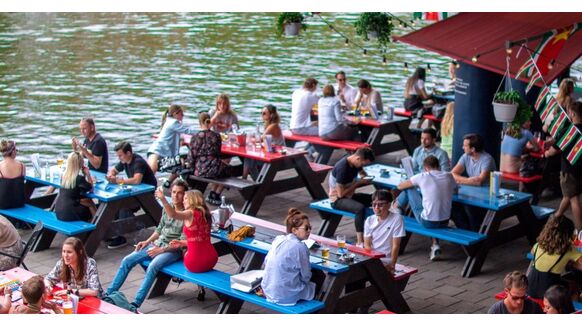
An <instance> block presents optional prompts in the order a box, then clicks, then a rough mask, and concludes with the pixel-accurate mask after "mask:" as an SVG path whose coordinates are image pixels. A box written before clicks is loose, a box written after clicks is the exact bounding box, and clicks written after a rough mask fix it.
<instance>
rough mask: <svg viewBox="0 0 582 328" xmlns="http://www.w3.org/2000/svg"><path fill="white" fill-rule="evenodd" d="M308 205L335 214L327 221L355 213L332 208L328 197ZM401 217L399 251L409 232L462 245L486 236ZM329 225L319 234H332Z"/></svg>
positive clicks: (408, 236) (353, 215)
mask: <svg viewBox="0 0 582 328" xmlns="http://www.w3.org/2000/svg"><path fill="white" fill-rule="evenodd" d="M309 207H310V208H313V209H316V210H317V211H319V212H320V213H322V212H325V213H330V214H334V215H335V216H336V218H335V219H334V218H328V219H327V221H329V220H334V221H337V222H338V223H339V220H338V219H339V218H337V216H340V218H341V216H345V217H349V218H352V219H353V218H355V214H353V213H350V212H346V211H341V210H337V209H334V208H332V207H331V204H330V202H329V199H324V200H320V201H317V202H313V203H311V204H310V205H309ZM371 211H372V209H368V210H367V214H371ZM403 218H404V229H405V230H406V232H407V236H406V237H405V239H404V240H403V243H402V244H401V246H400V247H401V251H404V248H405V246H406V242H407V241H408V239H409V238H410V234H412V233H415V234H419V235H423V236H426V237H432V238H437V239H440V240H446V241H448V242H451V243H454V244H459V245H463V246H471V245H475V244H477V243H480V242H482V241H483V240H485V239H486V238H487V236H486V235H484V234H480V233H477V232H473V231H469V230H464V229H459V228H455V227H448V228H439V229H428V228H425V227H424V226H422V224H420V223H418V222H417V221H416V220H415V219H414V218H411V217H407V216H403ZM324 224H325V223H324ZM330 225H333V223H329V224H328V226H327V227H325V228H324V227H323V225H322V229H323V230H324V231H320V232H319V234H322V235H324V236H326V234H327V235H329V236H333V233H334V232H335V229H334V231H333V232H332V231H331V230H330V229H329V226H330ZM335 226H336V227H337V225H335ZM329 236H326V237H329Z"/></svg>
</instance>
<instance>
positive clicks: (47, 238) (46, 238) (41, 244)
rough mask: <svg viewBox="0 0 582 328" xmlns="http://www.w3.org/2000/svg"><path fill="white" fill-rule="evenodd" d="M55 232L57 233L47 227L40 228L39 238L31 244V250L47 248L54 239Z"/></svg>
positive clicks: (36, 250)
mask: <svg viewBox="0 0 582 328" xmlns="http://www.w3.org/2000/svg"><path fill="white" fill-rule="evenodd" d="M56 234H57V232H56V231H52V230H49V229H42V232H41V234H40V238H38V239H37V240H36V242H35V243H34V245H32V249H31V250H32V251H33V252H38V251H42V250H45V249H49V248H50V247H51V244H52V242H53V240H54V239H55V236H56Z"/></svg>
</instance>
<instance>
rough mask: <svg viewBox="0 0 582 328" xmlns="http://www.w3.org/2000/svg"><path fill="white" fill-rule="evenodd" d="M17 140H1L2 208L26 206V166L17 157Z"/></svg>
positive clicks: (0, 200)
mask: <svg viewBox="0 0 582 328" xmlns="http://www.w3.org/2000/svg"><path fill="white" fill-rule="evenodd" d="M17 152H18V150H17V148H16V142H14V141H12V140H6V139H4V140H2V141H0V153H2V157H4V159H3V160H2V161H0V208H1V209H9V208H17V207H22V206H24V177H25V176H26V168H25V167H24V164H22V163H21V162H20V161H18V160H17V159H16V153H17Z"/></svg>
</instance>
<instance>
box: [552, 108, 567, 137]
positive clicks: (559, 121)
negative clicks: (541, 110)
mask: <svg viewBox="0 0 582 328" xmlns="http://www.w3.org/2000/svg"><path fill="white" fill-rule="evenodd" d="M567 118H568V116H567V115H566V113H564V111H562V110H560V114H558V115H557V116H556V117H555V118H554V121H553V122H552V123H551V124H550V127H549V132H550V135H551V136H552V138H554V139H555V138H556V134H557V133H558V131H560V129H561V128H562V126H563V125H564V122H566V119H567Z"/></svg>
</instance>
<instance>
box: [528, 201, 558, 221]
mask: <svg viewBox="0 0 582 328" xmlns="http://www.w3.org/2000/svg"><path fill="white" fill-rule="evenodd" d="M531 209H532V211H533V213H534V215H535V216H536V218H537V219H538V220H546V219H547V218H549V217H550V215H552V214H553V213H554V212H555V211H556V210H555V209H553V208H549V207H541V206H537V205H531Z"/></svg>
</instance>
